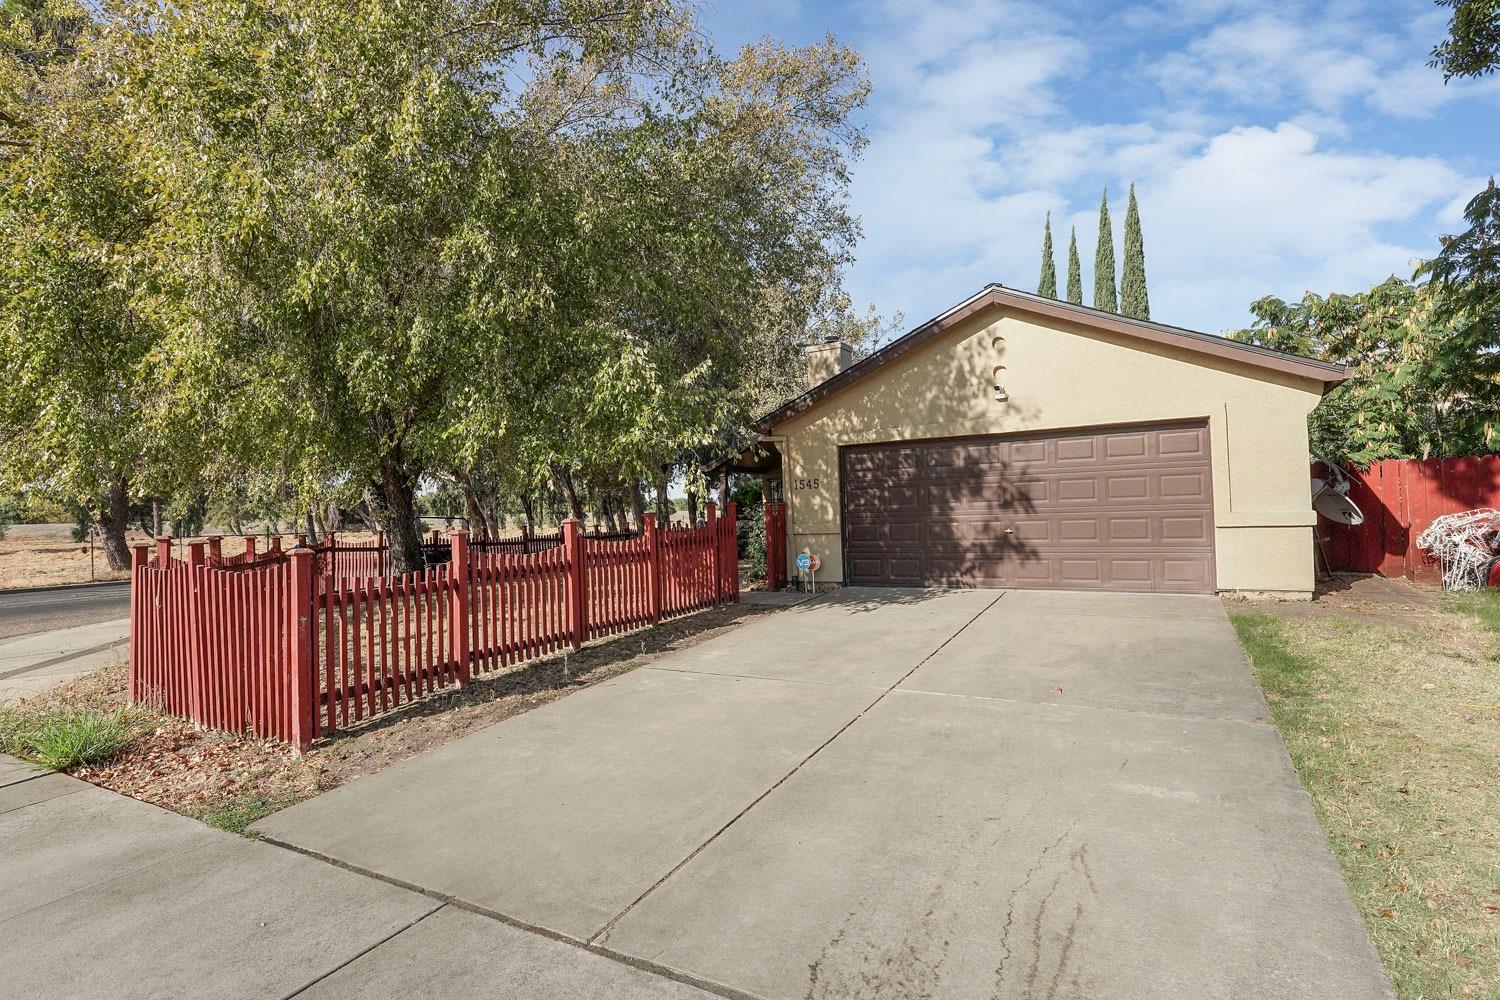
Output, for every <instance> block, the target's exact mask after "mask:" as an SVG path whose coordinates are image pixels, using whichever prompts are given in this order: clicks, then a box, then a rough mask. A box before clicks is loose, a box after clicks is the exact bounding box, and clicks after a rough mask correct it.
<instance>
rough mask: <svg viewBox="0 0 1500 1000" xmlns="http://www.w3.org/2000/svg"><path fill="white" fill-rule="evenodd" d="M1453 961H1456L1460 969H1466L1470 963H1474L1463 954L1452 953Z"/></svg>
mask: <svg viewBox="0 0 1500 1000" xmlns="http://www.w3.org/2000/svg"><path fill="white" fill-rule="evenodd" d="M1453 961H1455V962H1457V963H1458V965H1459V968H1461V969H1467V968H1468V967H1469V966H1470V965H1473V964H1474V963H1472V962H1470V961H1469V959H1468V958H1467V957H1466V956H1464V955H1454V956H1453Z"/></svg>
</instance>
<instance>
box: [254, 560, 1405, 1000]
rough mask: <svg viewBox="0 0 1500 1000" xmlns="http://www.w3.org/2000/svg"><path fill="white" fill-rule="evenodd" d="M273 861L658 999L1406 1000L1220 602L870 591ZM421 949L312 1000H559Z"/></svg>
mask: <svg viewBox="0 0 1500 1000" xmlns="http://www.w3.org/2000/svg"><path fill="white" fill-rule="evenodd" d="M257 828H258V829H259V830H260V831H261V832H262V833H264V834H265V835H266V836H267V837H269V838H271V839H273V840H274V841H276V842H280V843H283V844H287V845H290V846H294V847H296V848H298V849H301V850H304V851H307V852H309V853H313V854H315V855H319V856H323V857H326V858H330V859H335V860H337V861H338V862H340V863H342V864H344V865H347V866H350V867H353V868H355V869H357V870H362V871H365V872H369V873H372V874H376V875H378V876H380V877H383V878H385V879H388V880H391V881H394V882H397V883H399V884H402V885H407V886H411V887H416V888H420V889H423V890H425V891H426V892H428V893H429V894H431V895H435V896H438V897H440V898H445V899H450V900H453V901H455V902H456V903H457V904H458V906H459V907H460V909H459V910H457V911H455V912H457V913H461V912H462V909H468V910H470V911H473V912H475V913H477V914H480V915H481V916H486V915H487V916H489V917H493V918H496V919H497V920H498V921H499V922H501V923H503V924H505V925H508V926H507V927H506V929H507V931H508V932H511V933H514V932H515V930H516V929H517V928H520V929H521V930H529V931H533V932H535V933H533V934H531V935H530V937H531V938H535V939H536V940H537V941H538V942H542V943H545V945H546V946H547V947H548V948H555V947H557V944H558V942H559V941H561V942H563V943H564V944H571V945H572V946H573V947H574V948H575V950H576V953H577V955H578V960H579V962H580V963H590V962H597V961H598V960H599V959H600V958H604V959H609V960H613V961H612V962H609V961H606V962H605V963H604V965H606V966H609V965H615V966H617V967H618V966H623V967H633V968H632V969H631V971H632V972H633V973H637V974H638V973H642V972H644V973H646V974H647V975H648V976H649V977H650V978H651V979H654V980H655V981H657V982H658V983H659V985H660V995H661V996H678V995H681V994H680V993H679V992H677V991H681V990H682V989H683V988H684V987H685V986H686V987H689V988H691V987H698V988H700V989H705V990H709V991H711V992H713V993H716V994H718V995H721V996H731V997H760V998H766V1000H770V998H787V1000H792V998H812V1000H817V998H834V997H838V998H863V997H870V998H875V997H880V998H905V997H910V998H918V997H921V998H940V997H954V998H969V997H996V998H1043V997H1048V998H1052V997H1056V998H1064V997H1074V998H1094V997H1110V998H1112V1000H1129V998H1143V1000H1144V998H1153V1000H1155V998H1166V997H1184V998H1186V997H1192V998H1194V1000H1199V998H1206V997H1226V998H1227V997H1234V998H1239V997H1251V996H1257V997H1258V996H1268V997H1271V996H1274V997H1278V998H1298V997H1306V998H1320V1000H1331V998H1361V1000H1363V998H1369V997H1389V996H1391V995H1392V993H1391V989H1390V986H1389V984H1388V983H1387V981H1386V979H1385V977H1384V974H1383V972H1382V971H1381V968H1380V964H1379V962H1378V959H1377V957H1376V955H1375V952H1374V949H1373V948H1372V947H1371V945H1370V942H1369V939H1368V938H1367V936H1366V934H1365V931H1364V928H1363V926H1362V924H1361V923H1360V920H1359V917H1358V915H1357V913H1356V912H1355V910H1354V906H1353V904H1352V902H1351V900H1350V898H1349V894H1348V891H1347V889H1346V888H1345V886H1344V883H1343V880H1342V878H1341V876H1340V874H1339V871H1338V868H1337V866H1336V865H1335V863H1334V861H1333V859H1332V857H1331V855H1330V853H1329V850H1328V846H1327V844H1326V842H1325V841H1324V838H1323V835H1322V833H1321V831H1320V830H1319V828H1318V825H1317V822H1316V820H1315V818H1314V816H1313V813H1312V810H1311V808H1310V805H1309V803H1308V800H1307V798H1306V796H1305V795H1304V793H1303V792H1302V790H1301V788H1300V786H1299V785H1298V782H1297V778H1296V775H1295V774H1294V773H1293V771H1292V768H1291V765H1290V762H1289V760H1288V758H1287V755H1286V752H1285V749H1284V748H1283V746H1282V744H1281V740H1280V738H1279V737H1278V735H1277V733H1276V731H1275V729H1274V728H1273V727H1272V726H1271V725H1270V723H1269V721H1268V718H1267V714H1266V707H1265V703H1264V701H1263V700H1262V698H1261V695H1260V692H1259V690H1258V688H1257V687H1256V685H1255V682H1254V680H1253V678H1252V676H1251V674H1250V670H1249V666H1248V664H1247V662H1246V660H1245V657H1244V654H1243V653H1242V651H1241V650H1240V647H1239V645H1238V643H1237V641H1236V639H1235V636H1234V633H1233V630H1232V629H1231V628H1230V626H1229V623H1228V621H1227V619H1226V617H1225V614H1224V611H1223V608H1222V607H1221V605H1220V604H1219V602H1218V601H1217V600H1216V599H1214V598H1208V597H1181V596H1157V595H1120V594H1068V593H1054V592H1035V591H1032V592H1017V591H1005V592H1001V591H946V592H936V591H888V590H880V591H872V590H854V589H851V590H845V591H842V592H839V593H838V594H836V595H831V596H826V597H823V598H820V599H819V600H817V601H814V602H811V603H808V604H804V605H801V606H799V607H796V608H793V609H790V610H788V611H785V612H782V613H779V614H776V615H772V616H768V617H766V618H763V619H760V620H758V621H755V622H753V623H751V624H749V625H746V626H745V627H743V628H740V629H738V630H736V631H734V632H732V633H730V634H728V635H725V636H723V637H721V638H718V639H715V640H713V641H710V642H707V643H704V644H701V645H698V646H696V647H693V648H691V649H689V650H685V651H683V652H682V653H680V654H678V655H676V656H674V657H671V658H668V659H663V660H660V661H658V662H657V663H656V664H655V665H654V666H651V667H647V668H642V669H639V670H637V671H635V672H633V673H630V674H627V675H625V676H623V677H620V678H617V679H615V680H613V681H610V682H608V683H606V684H602V685H600V686H598V687H595V688H591V689H589V690H586V691H582V692H579V693H578V694H575V695H573V696H572V697H569V698H566V699H563V700H561V701H559V702H556V703H553V704H551V705H548V706H545V707H543V708H540V709H537V710H535V711H533V712H530V713H528V714H526V715H523V716H520V717H517V718H515V719H511V720H508V721H506V722H503V723H500V724H498V725H496V726H493V727H491V728H489V729H486V730H484V731H482V732H479V733H476V734H474V735H472V736H469V737H466V738H464V739H462V740H459V741H457V742H455V743H452V744H449V745H448V746H446V747H443V748H441V749H439V750H436V751H433V752H431V753H428V754H425V755H423V756H421V757H418V758H415V759H412V760H409V761H407V762H404V763H402V764H398V765H396V766H394V767H392V768H390V769H389V770H387V771H385V772H383V773H381V774H378V775H375V776H372V777H369V778H365V779H362V780H360V781H357V782H354V783H352V784H350V785H348V786H345V787H344V788H341V789H338V790H335V791H333V792H330V793H328V794H325V795H323V796H320V797H319V798H316V799H313V800H311V801H309V802H306V803H303V804H301V805H299V806H295V807H293V808H291V809H288V810H286V811H285V812H282V813H279V814H277V815H275V816H272V817H269V818H267V819H266V820H263V821H262V822H261V823H259V824H258V826H257ZM448 909H449V910H453V909H454V908H453V907H449V908H448ZM445 912H446V911H445ZM465 919H468V920H474V919H480V918H479V917H475V916H473V915H472V913H471V914H470V915H468V916H466V917H465ZM423 928H426V930H423ZM417 933H425V934H427V935H429V936H431V935H434V934H437V933H439V932H438V931H436V930H434V929H433V923H432V921H427V922H425V923H424V924H421V925H418V927H416V928H413V929H412V930H410V931H407V932H404V933H403V934H401V935H398V936H396V937H395V938H394V939H393V940H392V941H390V942H388V943H387V944H386V945H384V946H382V947H381V948H379V949H376V950H375V951H373V952H371V953H369V954H368V955H366V956H365V957H363V958H360V959H356V960H355V961H354V962H352V963H350V964H349V965H348V966H346V967H345V968H344V969H343V970H341V971H340V972H339V973H338V974H337V975H335V976H333V977H331V978H329V979H326V980H324V981H322V982H320V983H319V984H317V985H316V986H314V987H313V988H312V989H311V990H309V991H308V992H307V994H306V995H307V996H326V997H336V996H347V995H369V996H384V995H397V994H399V995H402V996H408V995H410V996H426V995H432V996H438V995H444V996H447V995H453V994H454V992H455V989H456V990H457V992H459V993H463V992H465V991H472V992H473V994H474V995H487V994H488V993H489V992H493V991H496V990H499V991H501V992H502V993H505V995H516V996H528V997H530V996H535V997H544V996H548V995H550V994H548V993H547V992H545V990H539V987H538V986H537V983H538V982H540V980H536V979H535V978H533V974H532V973H528V972H527V969H528V964H527V962H526V961H525V953H524V950H522V951H515V952H512V953H511V955H512V959H513V960H510V961H507V962H504V963H499V964H498V965H497V962H496V959H495V957H494V955H493V954H488V953H486V951H487V950H486V949H485V948H482V947H478V946H476V947H473V948H467V947H465V946H463V945H461V944H459V945H454V944H453V943H452V942H453V941H455V940H459V939H456V938H454V937H452V936H451V935H450V934H444V935H443V936H442V937H441V938H440V940H441V941H443V942H447V944H446V946H445V947H444V948H443V949H442V952H441V954H442V958H441V960H440V961H439V960H437V959H436V958H435V957H434V955H435V953H434V952H433V951H432V950H431V948H430V947H424V945H423V943H422V942H421V941H418V940H416V939H415V938H410V939H409V937H410V935H413V934H417ZM549 939H550V940H549ZM548 954H549V958H548V959H547V962H548V963H552V964H555V963H556V962H557V961H558V959H557V957H556V956H555V955H552V953H551V952H549V953H548ZM552 964H548V966H547V967H549V968H551V967H553V965H552ZM414 970H416V971H418V972H420V973H421V974H420V975H418V974H416V972H414ZM454 975H461V976H462V978H461V980H458V981H456V980H454V979H453V978H452V977H453V976H454ZM455 982H458V983H459V984H460V985H459V986H458V987H455ZM601 982H602V981H601ZM645 982H646V981H643V982H642V983H635V984H634V988H637V989H639V990H641V991H642V992H641V993H640V995H642V996H645V995H655V994H652V993H650V990H649V989H648V987H647V986H646V985H645ZM507 990H508V991H510V992H508V993H506V992H505V991H507ZM573 995H582V994H576V993H575V994H573ZM600 995H609V994H608V992H607V991H605V988H604V987H603V986H602V985H601V993H600ZM632 995H633V996H634V995H636V994H635V993H632Z"/></svg>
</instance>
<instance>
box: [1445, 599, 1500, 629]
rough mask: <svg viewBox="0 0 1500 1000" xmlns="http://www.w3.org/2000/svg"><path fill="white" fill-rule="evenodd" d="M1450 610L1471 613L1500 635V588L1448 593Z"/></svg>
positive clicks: (1462, 613)
mask: <svg viewBox="0 0 1500 1000" xmlns="http://www.w3.org/2000/svg"><path fill="white" fill-rule="evenodd" d="M1446 598H1447V601H1446V603H1447V608H1448V610H1449V611H1453V612H1456V613H1457V614H1461V615H1470V616H1472V617H1474V618H1477V619H1478V620H1479V623H1480V624H1481V625H1483V626H1484V627H1485V628H1487V629H1489V630H1490V631H1491V632H1493V633H1495V635H1497V636H1500V590H1467V591H1456V592H1453V593H1449V594H1447V595H1446Z"/></svg>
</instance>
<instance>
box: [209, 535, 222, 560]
mask: <svg viewBox="0 0 1500 1000" xmlns="http://www.w3.org/2000/svg"><path fill="white" fill-rule="evenodd" d="M208 554H209V557H210V558H212V559H213V561H214V562H215V563H217V562H218V561H219V560H220V559H223V558H224V538H223V536H222V535H209V536H208Z"/></svg>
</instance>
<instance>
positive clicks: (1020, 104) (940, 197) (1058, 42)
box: [807, 0, 1500, 330]
mask: <svg viewBox="0 0 1500 1000" xmlns="http://www.w3.org/2000/svg"><path fill="white" fill-rule="evenodd" d="M857 2H858V8H857V9H858V11H859V16H860V17H862V18H863V19H864V20H863V21H862V22H861V25H862V26H861V27H860V28H859V30H856V31H854V32H852V37H851V38H850V40H851V41H854V42H855V43H856V45H857V46H858V47H859V48H860V50H861V51H862V52H863V53H864V54H865V56H866V58H867V60H868V61H869V64H870V69H871V76H872V79H873V82H874V84H875V96H874V101H873V103H872V106H871V113H870V130H869V131H870V137H871V145H870V147H869V149H868V151H867V153H866V157H865V159H864V160H863V161H862V162H861V163H860V164H859V165H858V166H857V167H856V170H855V173H854V186H853V191H852V195H853V201H854V208H855V210H856V211H857V212H858V214H859V215H860V216H861V217H862V220H863V224H864V231H865V234H866V235H865V239H864V240H863V242H862V243H861V245H860V247H859V248H858V258H859V260H858V263H857V264H856V266H855V267H854V268H853V270H852V272H851V274H850V280H849V285H850V291H851V294H853V295H854V296H855V297H856V299H858V300H862V301H873V302H875V303H876V304H877V305H878V306H879V307H880V308H881V309H883V310H886V311H887V312H894V311H896V310H902V311H904V312H905V313H906V314H907V316H908V317H909V318H910V319H912V320H920V319H922V318H924V317H925V316H927V315H930V314H932V313H935V312H937V311H939V310H941V309H943V308H945V307H946V306H948V305H951V304H952V303H953V302H954V301H957V300H958V299H960V298H962V297H964V296H966V295H968V294H969V293H971V292H973V291H974V290H976V289H977V288H978V287H979V286H980V285H982V284H983V283H984V282H986V281H1002V282H1004V283H1006V284H1010V285H1013V286H1015V287H1018V288H1026V289H1030V288H1033V287H1035V282H1036V280H1037V273H1038V269H1039V266H1040V261H1039V251H1040V244H1041V222H1042V217H1043V215H1044V214H1045V213H1046V212H1048V211H1049V210H1050V211H1051V212H1052V215H1053V228H1054V237H1055V241H1056V252H1057V265H1058V268H1059V271H1062V270H1063V269H1064V268H1065V266H1066V260H1065V257H1064V254H1065V252H1066V248H1067V237H1068V227H1069V226H1070V225H1076V226H1077V228H1078V236H1079V250H1080V256H1081V257H1082V259H1083V271H1084V288H1085V291H1086V294H1087V293H1088V292H1091V290H1092V287H1093V280H1092V261H1093V251H1094V239H1095V232H1096V228H1097V223H1096V217H1095V210H1096V208H1097V205H1098V198H1099V191H1100V189H1101V188H1102V187H1104V186H1105V185H1108V186H1109V188H1110V195H1111V207H1112V208H1113V210H1114V216H1115V238H1116V240H1117V241H1118V240H1119V239H1120V232H1121V227H1122V222H1123V217H1124V209H1125V204H1124V202H1125V187H1126V185H1127V184H1128V183H1129V182H1131V181H1135V182H1136V183H1137V185H1138V193H1139V196H1140V200H1141V208H1142V215H1143V223H1144V228H1145V236H1146V252H1147V272H1148V276H1149V279H1150V287H1151V294H1152V306H1153V314H1154V315H1155V316H1157V317H1158V318H1160V319H1162V320H1164V321H1166V322H1171V323H1179V324H1182V325H1185V326H1190V327H1196V328H1199V329H1210V330H1219V329H1224V328H1229V327H1234V326H1239V325H1242V324H1243V323H1244V322H1246V321H1248V318H1249V316H1248V306H1249V303H1250V302H1252V301H1253V300H1255V299H1256V298H1259V297H1261V296H1263V295H1267V294H1276V295H1281V296H1283V297H1296V296H1299V295H1301V294H1302V293H1303V292H1304V291H1306V290H1309V289H1311V290H1316V291H1320V292H1328V291H1332V290H1353V289H1358V288H1363V287H1368V286H1369V285H1370V284H1373V283H1375V282H1377V281H1379V280H1381V279H1383V278H1384V277H1385V276H1386V275H1388V274H1391V273H1393V272H1394V273H1397V274H1403V275H1405V274H1409V273H1410V270H1411V267H1412V265H1413V263H1414V261H1415V259H1416V258H1418V257H1420V256H1422V255H1424V254H1429V253H1431V252H1432V250H1433V248H1434V247H1435V239H1434V237H1435V236H1436V234H1437V233H1440V232H1451V231H1453V230H1454V228H1455V227H1456V225H1457V224H1458V221H1459V219H1458V216H1459V213H1460V211H1461V209H1462V205H1463V203H1464V202H1465V201H1466V200H1467V198H1468V193H1469V192H1472V191H1473V190H1477V189H1478V187H1479V186H1480V184H1481V183H1482V182H1481V181H1479V180H1477V179H1476V178H1474V177H1473V176H1471V175H1472V174H1473V173H1474V172H1475V171H1476V170H1478V169H1484V168H1487V167H1488V164H1474V163H1459V162H1458V161H1456V160H1452V159H1451V158H1450V159H1445V158H1444V156H1443V155H1442V151H1441V146H1434V145H1433V144H1432V143H1430V142H1425V141H1422V140H1421V139H1419V138H1416V137H1417V136H1419V135H1420V134H1421V133H1420V132H1419V131H1417V130H1418V129H1420V128H1423V127H1425V126H1423V125H1422V124H1421V121H1422V119H1423V117H1424V116H1428V115H1430V114H1431V113H1432V112H1434V111H1435V110H1437V109H1442V108H1445V107H1449V106H1452V105H1453V104H1454V102H1456V101H1459V100H1467V99H1471V98H1472V99H1478V100H1479V101H1481V102H1486V103H1490V104H1493V103H1494V101H1495V97H1496V95H1497V94H1500V81H1490V82H1487V83H1483V84H1473V83H1466V84H1461V83H1455V84H1450V85H1448V86H1447V87H1444V86H1443V84H1442V78H1441V74H1440V73H1438V72H1437V71H1435V70H1432V69H1430V68H1428V67H1427V66H1426V65H1425V62H1426V59H1427V52H1428V50H1429V49H1430V48H1431V46H1432V44H1433V42H1434V41H1436V40H1437V39H1438V38H1439V37H1441V35H1442V32H1443V30H1444V27H1445V25H1444V23H1443V18H1442V16H1441V12H1439V13H1438V15H1437V16H1436V17H1434V15H1433V13H1432V12H1431V11H1427V10H1420V11H1407V10H1402V11H1399V12H1397V13H1395V14H1393V13H1392V11H1391V10H1390V8H1388V7H1382V6H1378V5H1372V4H1369V3H1368V2H1367V0H1332V2H1320V3H1313V2H1311V0H1286V2H1284V3H1275V4H1273V3H1271V2H1270V0H1159V2H1155V3H1142V4H1139V5H1137V6H1135V7H1130V8H1126V9H1124V10H1121V11H1111V12H1109V13H1107V14H1100V15H1096V14H1094V13H1092V12H1089V13H1087V14H1079V13H1077V8H1076V7H1068V8H1061V7H1058V6H1055V5H1051V4H1048V3H1044V2H1042V0H999V2H985V0H942V2H936V3H932V2H926V0H867V2H866V0H857ZM807 7H808V10H809V11H811V10H812V9H813V8H812V6H811V5H807ZM824 28H832V29H834V30H836V31H839V32H840V33H841V34H845V35H850V34H851V32H849V31H848V30H847V28H848V25H842V26H841V25H840V24H838V23H836V22H829V23H826V24H819V25H818V30H817V32H816V33H818V34H821V31H822V30H823V29H824ZM1137 53H1140V54H1137ZM1414 140H1415V141H1414ZM1392 150H1398V151H1399V152H1393V151H1392Z"/></svg>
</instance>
